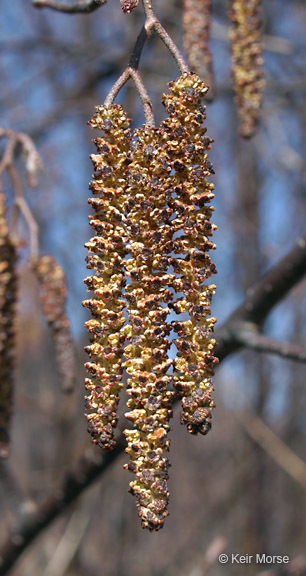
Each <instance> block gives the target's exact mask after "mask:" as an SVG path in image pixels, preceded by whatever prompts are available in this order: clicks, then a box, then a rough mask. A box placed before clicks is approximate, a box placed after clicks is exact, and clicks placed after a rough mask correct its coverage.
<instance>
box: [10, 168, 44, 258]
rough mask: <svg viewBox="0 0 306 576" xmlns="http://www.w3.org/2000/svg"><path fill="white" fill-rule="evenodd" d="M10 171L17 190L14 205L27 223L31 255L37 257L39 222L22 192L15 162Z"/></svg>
mask: <svg viewBox="0 0 306 576" xmlns="http://www.w3.org/2000/svg"><path fill="white" fill-rule="evenodd" d="M8 172H9V175H10V177H11V180H12V184H13V187H14V191H15V200H14V205H15V206H17V208H18V209H19V211H20V213H21V214H22V215H23V217H24V219H25V222H26V224H27V227H28V230H29V236H30V252H31V257H33V258H37V257H38V253H39V248H38V235H39V228H38V224H37V222H36V220H35V218H34V216H33V213H32V211H31V210H30V208H29V206H28V204H27V202H26V201H25V199H24V197H23V194H22V185H21V180H20V177H19V174H18V172H17V170H16V167H15V166H14V164H10V165H9V167H8Z"/></svg>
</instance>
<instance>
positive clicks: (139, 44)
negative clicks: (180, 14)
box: [104, 0, 190, 127]
mask: <svg viewBox="0 0 306 576" xmlns="http://www.w3.org/2000/svg"><path fill="white" fill-rule="evenodd" d="M142 3H143V7H144V12H145V16H146V20H145V23H144V25H143V27H142V29H141V31H140V33H139V34H138V37H137V40H136V42H135V46H134V49H133V52H132V55H131V58H130V61H129V64H128V67H127V68H126V69H125V70H124V72H123V73H122V74H121V76H120V77H119V78H118V80H117V81H116V82H115V84H114V85H113V87H112V88H111V90H110V92H109V94H108V95H107V97H106V99H105V102H104V106H111V105H112V104H113V102H114V100H115V98H116V96H117V95H118V93H119V92H120V90H121V89H122V88H123V86H124V85H125V84H126V83H127V81H128V80H129V78H132V79H133V81H134V84H135V87H136V90H137V92H138V94H139V96H140V99H141V103H142V107H143V111H144V115H145V120H146V124H147V125H148V126H150V127H153V126H154V125H155V122H154V116H153V112H152V102H151V99H150V97H149V95H148V93H147V90H146V88H145V86H144V84H143V81H142V79H141V76H140V74H139V72H138V67H139V62H140V58H141V54H142V51H143V48H144V46H145V43H146V41H147V39H148V38H149V36H150V34H151V32H152V31H153V30H154V32H156V34H157V36H159V38H160V39H161V40H162V42H163V43H164V44H165V46H166V47H167V48H168V50H169V52H170V53H171V54H172V56H173V58H174V59H175V61H176V63H177V65H178V68H179V70H180V72H181V73H182V74H184V73H185V72H186V73H189V72H190V70H189V67H188V65H187V64H186V62H185V60H184V58H183V56H182V54H181V53H180V51H179V49H178V48H177V46H176V44H175V43H174V42H173V40H172V38H170V36H169V34H168V32H166V30H165V29H164V28H163V26H162V25H161V23H160V22H159V20H158V18H157V16H156V14H155V12H154V10H153V7H152V3H151V0H142Z"/></svg>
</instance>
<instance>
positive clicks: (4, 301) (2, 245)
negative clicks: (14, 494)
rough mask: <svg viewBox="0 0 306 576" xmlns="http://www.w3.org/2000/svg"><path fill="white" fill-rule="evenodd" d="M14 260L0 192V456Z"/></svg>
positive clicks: (7, 405) (7, 414) (8, 400)
mask: <svg viewBox="0 0 306 576" xmlns="http://www.w3.org/2000/svg"><path fill="white" fill-rule="evenodd" d="M16 261H17V254H16V248H15V244H14V242H13V240H12V239H11V237H10V235H9V231H8V225H7V220H6V207H5V195H4V194H3V192H1V191H0V458H6V457H7V455H8V449H9V429H10V423H11V416H12V403H13V384H14V382H13V371H14V355H15V344H14V336H15V333H14V332H15V331H14V318H15V308H16V295H17V275H16Z"/></svg>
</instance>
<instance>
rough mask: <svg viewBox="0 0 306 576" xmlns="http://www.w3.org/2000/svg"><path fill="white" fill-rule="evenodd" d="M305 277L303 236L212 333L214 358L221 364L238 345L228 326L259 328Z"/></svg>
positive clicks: (305, 257) (305, 238) (305, 260)
mask: <svg viewBox="0 0 306 576" xmlns="http://www.w3.org/2000/svg"><path fill="white" fill-rule="evenodd" d="M305 274H306V236H304V237H301V238H299V239H298V240H297V242H296V244H295V246H294V247H293V248H292V250H291V251H290V252H289V253H288V254H286V256H284V257H283V258H282V259H281V260H280V261H279V263H278V264H276V265H275V266H273V267H272V268H271V269H270V270H268V272H267V273H266V274H265V275H264V276H263V277H262V278H261V280H259V281H258V282H257V283H256V284H254V285H253V286H251V287H250V288H249V289H248V290H247V294H246V299H245V301H244V302H243V304H242V305H241V306H239V308H237V309H236V310H235V312H233V314H231V316H230V317H229V319H228V320H227V322H225V324H224V325H223V326H222V327H221V328H220V329H219V330H217V332H216V340H217V342H218V345H217V347H216V355H217V356H218V358H219V360H220V361H221V360H222V359H223V358H224V357H225V356H224V355H226V356H228V354H229V353H232V352H236V351H237V350H239V349H240V348H241V346H242V345H241V344H240V343H239V342H237V340H235V339H234V338H233V336H232V332H231V328H232V325H233V324H235V323H236V322H238V321H247V322H254V323H255V324H256V325H257V326H258V327H260V326H261V325H262V323H263V322H264V320H265V319H266V317H267V316H268V314H269V312H270V311H271V310H272V308H274V306H275V305H276V304H277V303H278V302H280V301H281V300H282V299H283V298H284V296H286V295H287V294H288V292H289V291H290V290H291V288H293V286H295V285H296V284H297V283H298V282H299V281H300V280H301V279H302V278H303V277H304V275H305Z"/></svg>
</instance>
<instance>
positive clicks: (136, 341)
mask: <svg viewBox="0 0 306 576" xmlns="http://www.w3.org/2000/svg"><path fill="white" fill-rule="evenodd" d="M169 87H170V92H169V94H168V95H165V96H164V98H163V101H164V104H165V106H166V110H167V113H168V117H167V118H166V120H164V121H163V122H162V123H161V124H160V126H159V127H157V128H151V127H148V126H143V127H141V128H139V129H137V130H136V131H135V133H134V138H133V139H132V135H131V131H130V128H129V126H130V121H129V120H128V119H127V117H126V116H125V114H124V113H123V111H122V108H121V106H116V105H113V106H111V107H109V108H105V107H99V108H98V112H97V114H96V115H95V116H94V118H93V120H92V122H91V124H92V126H93V127H95V128H100V129H101V130H103V131H104V133H105V136H104V137H103V138H99V139H97V140H96V144H97V147H98V154H97V155H93V156H92V159H93V162H94V166H95V175H94V179H93V181H92V182H91V184H90V188H91V190H92V191H93V192H94V193H95V194H96V195H97V196H98V198H97V199H90V200H89V202H90V204H91V205H92V206H93V208H94V209H95V210H96V215H95V217H94V218H91V225H92V227H93V228H94V230H95V233H96V235H95V237H94V238H93V239H92V240H90V242H88V243H87V247H88V249H89V253H90V254H89V257H88V267H89V268H92V269H94V270H95V275H94V276H90V277H89V278H87V279H86V280H85V282H86V284H87V285H88V287H89V288H90V289H91V290H93V291H94V298H92V299H90V300H87V301H85V302H84V305H85V306H87V307H88V308H89V309H90V310H91V311H92V314H93V316H94V318H93V319H92V320H89V322H87V323H86V324H87V328H88V330H89V332H90V334H91V342H92V343H91V345H90V346H88V347H87V348H86V349H87V352H88V353H89V354H90V356H92V357H93V361H92V362H89V363H87V364H86V367H87V370H88V371H89V372H90V374H91V376H92V377H91V379H87V381H86V387H87V389H88V390H89V391H90V394H89V396H88V397H87V407H88V408H89V409H91V410H92V412H91V413H89V414H88V415H87V418H88V421H89V431H90V432H91V434H92V436H93V441H94V442H95V443H97V444H99V445H100V446H101V447H102V448H106V449H109V448H112V447H113V446H114V445H115V440H114V428H115V426H116V423H117V414H116V411H117V406H118V402H119V392H120V389H121V388H122V386H123V384H122V373H123V369H125V370H126V373H127V376H128V380H127V387H126V392H127V395H128V396H129V399H128V402H127V407H128V409H129V410H128V412H127V413H126V414H125V416H126V418H127V419H128V420H129V421H130V422H132V425H133V428H132V429H130V428H129V429H127V430H125V432H124V434H125V436H126V440H127V448H126V452H127V454H128V455H129V457H130V461H129V463H128V464H126V465H125V468H126V469H127V470H129V471H130V472H132V473H133V474H134V479H133V480H132V481H131V482H130V492H131V493H132V494H133V495H135V496H136V501H137V507H138V514H139V516H140V518H141V522H142V526H143V527H144V528H148V529H149V530H159V529H160V528H162V526H163V524H164V521H165V518H166V516H167V515H168V510H167V505H168V500H169V491H168V484H167V480H168V467H169V462H168V458H167V457H166V456H165V453H166V452H168V450H169V445H170V442H169V439H168V432H169V430H170V424H169V422H170V419H171V417H172V412H173V411H172V404H173V399H174V397H175V396H176V395H178V396H179V397H180V398H181V400H182V406H183V411H182V416H181V421H182V423H183V424H185V425H186V426H187V429H188V431H189V432H190V433H192V434H197V433H198V432H200V433H201V434H206V433H207V432H208V430H209V429H210V427H211V411H212V409H213V407H214V403H213V400H212V397H211V393H212V390H213V387H212V375H213V367H214V364H215V363H216V362H217V360H216V358H215V357H214V355H213V350H214V345H215V341H214V340H213V339H212V338H211V333H212V331H213V327H214V323H215V321H216V319H215V318H214V317H211V316H210V301H211V297H212V295H213V293H214V291H215V285H214V284H208V285H207V284H205V282H206V281H207V279H209V278H210V276H211V275H212V274H213V273H214V272H215V271H216V270H215V266H214V264H213V263H212V261H211V259H210V257H209V255H208V252H209V250H211V249H214V248H215V245H214V244H213V242H212V241H211V236H212V234H213V231H214V230H215V229H216V226H214V225H213V224H212V223H211V222H210V218H211V216H212V213H213V207H212V206H211V204H210V202H211V200H212V199H213V197H214V195H213V185H212V184H210V183H209V182H208V181H207V177H209V176H210V175H211V174H212V173H213V169H212V166H211V164H210V162H209V160H208V151H209V149H210V146H211V142H212V140H211V139H210V138H208V137H207V136H206V129H205V128H204V127H203V122H204V120H205V108H204V107H203V106H202V105H201V99H202V97H203V96H204V94H206V92H207V87H206V85H205V84H204V82H202V81H201V80H200V78H199V77H198V76H197V75H195V74H183V75H182V76H181V77H180V78H179V79H178V80H177V81H176V82H171V83H170V84H169ZM174 317H175V320H174V319H173V318H174ZM126 320H127V321H126ZM172 343H174V345H175V346H174V347H173V348H176V350H177V356H176V357H173V356H174V350H172V348H171V346H172Z"/></svg>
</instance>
